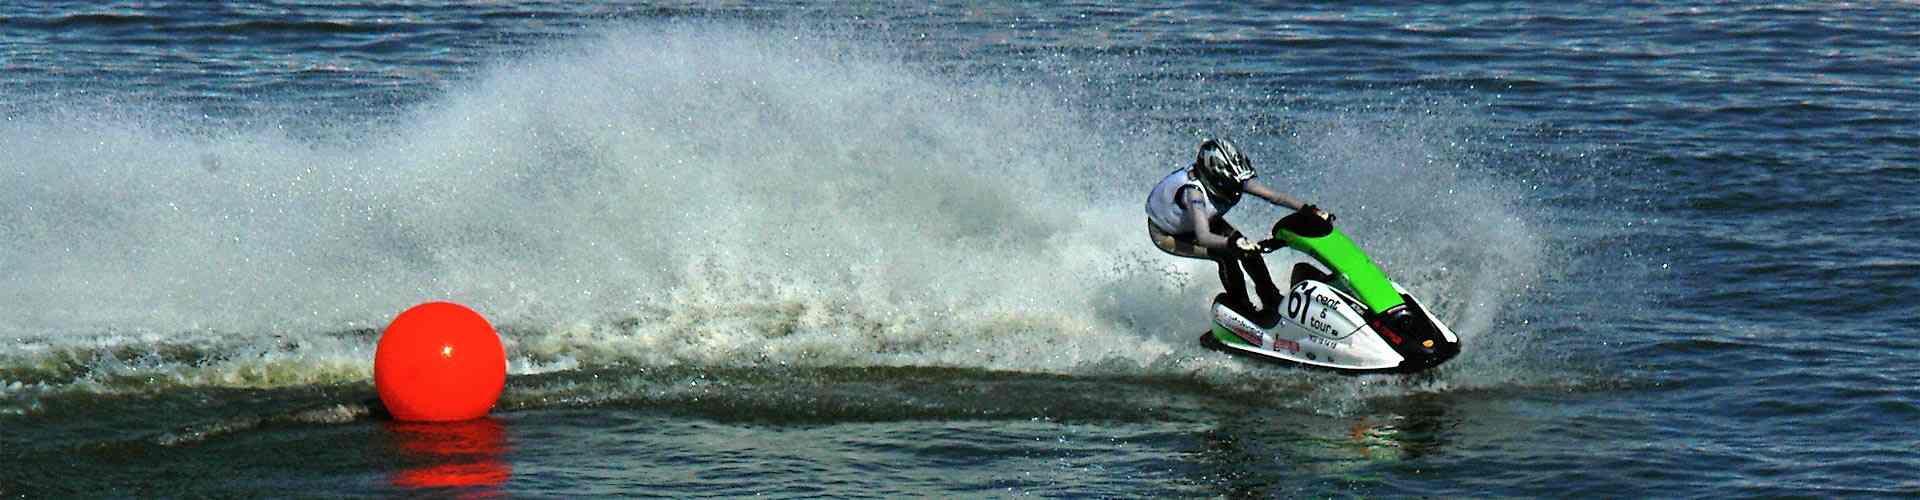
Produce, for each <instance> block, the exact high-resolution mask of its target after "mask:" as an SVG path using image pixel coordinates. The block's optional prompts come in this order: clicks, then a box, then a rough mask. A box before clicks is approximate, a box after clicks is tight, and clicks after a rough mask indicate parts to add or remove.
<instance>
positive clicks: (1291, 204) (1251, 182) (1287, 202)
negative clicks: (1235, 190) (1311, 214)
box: [1240, 178, 1306, 210]
mask: <svg viewBox="0 0 1920 500" xmlns="http://www.w3.org/2000/svg"><path fill="white" fill-rule="evenodd" d="M1240 186H1241V187H1242V188H1245V189H1246V191H1247V193H1249V194H1252V195H1254V196H1258V197H1260V198H1261V199H1264V200H1267V201H1269V202H1272V203H1273V204H1275V205H1279V206H1283V207H1287V208H1290V209H1293V210H1299V209H1300V207H1302V206H1305V205H1306V203H1302V202H1301V201H1300V200H1298V199H1295V198H1294V197H1292V196H1287V195H1286V194H1285V193H1281V192H1279V191H1274V190H1273V188H1270V187H1267V185H1266V184H1261V183H1260V180H1259V179H1258V178H1254V179H1247V180H1246V181H1245V182H1242V183H1241V184H1240Z"/></svg>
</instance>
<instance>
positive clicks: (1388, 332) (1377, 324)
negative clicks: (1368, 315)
mask: <svg viewBox="0 0 1920 500" xmlns="http://www.w3.org/2000/svg"><path fill="white" fill-rule="evenodd" d="M1373 331H1376V332H1380V336H1382V337H1386V338H1387V341H1388V342H1392V343H1393V345H1400V344H1401V343H1402V342H1406V340H1404V339H1401V338H1400V334H1397V333H1393V329H1390V328H1387V324H1386V323H1385V322H1382V321H1380V320H1374V321H1373Z"/></svg>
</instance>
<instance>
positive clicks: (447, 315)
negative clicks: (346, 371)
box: [373, 302, 507, 422]
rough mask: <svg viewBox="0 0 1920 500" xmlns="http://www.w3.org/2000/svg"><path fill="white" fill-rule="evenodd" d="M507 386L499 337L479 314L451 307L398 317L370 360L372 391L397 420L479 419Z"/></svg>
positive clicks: (429, 306) (417, 309) (426, 307)
mask: <svg viewBox="0 0 1920 500" xmlns="http://www.w3.org/2000/svg"><path fill="white" fill-rule="evenodd" d="M506 382H507V353H506V349H505V348H502V347H501V345H500V335H499V334H497V333H494V331H493V325H492V324H489V323H487V319H486V318H484V317H481V316H480V313H476V312H473V310H472V309H468V308H467V307H466V306H462V305H460V304H455V303H452V302H428V303H425V304H420V305H417V306H413V307H412V308H410V309H407V310H406V311H403V312H401V313H400V316H399V317H395V318H393V323H392V324H389V325H387V330H386V332H385V333H382V334H381V335H380V345H379V347H378V348H376V349H375V351H374V354H373V387H374V390H376V391H379V392H380V402H381V403H383V404H385V405H386V406H387V412H388V413H390V414H392V415H393V418H394V419H395V420H402V421H417V422H451V421H458V420H471V419H475V418H479V417H480V416H482V415H486V414H487V411H488V410H491V409H493V404H494V402H496V401H498V400H499V399H500V389H501V388H503V387H505V386H506Z"/></svg>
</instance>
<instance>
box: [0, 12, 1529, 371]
mask: <svg viewBox="0 0 1920 500" xmlns="http://www.w3.org/2000/svg"><path fill="white" fill-rule="evenodd" d="M850 38H851V37H846V36H841V35H836V34H832V33H821V32H817V31H805V30H772V31H769V30H764V29H749V28H744V27H738V26H727V25H722V24H714V23H675V24H664V25H647V26H641V27H629V28H623V29H609V30H604V31H601V32H598V33H597V34H595V35H594V36H589V37H585V38H583V39H580V40H575V41H572V42H567V43H563V44H560V45H555V46H552V47H548V48H545V49H541V50H536V51H532V52H531V53H529V54H527V55H524V56H521V57H518V58H516V59H513V60H508V61H503V62H500V63H498V64H496V65H495V66H493V67H491V68H489V69H488V70H487V71H485V72H484V75H485V76H483V77H480V78H478V79H476V80H474V81H471V82H467V83H464V84H461V85H459V86H457V87H455V88H453V89H452V90H450V91H448V93H447V94H446V95H444V96H442V97H440V98H437V99H434V100H432V101H431V102H428V103H426V104H423V105H420V106H418V107H416V108H413V109H409V110H405V111H403V112H401V113H399V114H398V115H396V116H393V117H389V118H386V119H383V120H380V121H377V122H374V123H341V124H337V125H326V126H319V127H315V126H313V125H312V124H311V123H301V122H300V120H302V117H301V116H284V117H262V118H261V119H257V120H246V121H240V122H237V123H250V124H252V125H234V126H223V127H221V128H217V129H212V130H208V129H204V128H202V129H195V128H193V127H190V126H181V125H177V123H179V121H180V119H181V117H177V116H167V115H165V114H164V113H143V112H140V111H138V110H129V109H84V108H78V107H74V108H68V109H56V110H52V111H48V112H44V113H38V114H34V115H31V116H24V117H21V118H19V119H14V120H10V121H7V122H4V123H0V149H4V150H6V151H9V152H10V153H9V154H10V155H11V156H12V159H13V160H15V162H16V164H17V165H19V166H18V167H17V168H16V169H15V170H14V171H12V172H7V173H5V174H0V175H8V176H10V177H11V178H10V179H9V181H8V182H6V183H4V186H5V187H4V188H3V189H4V190H5V193H3V194H4V196H0V199H3V200H4V201H0V204H3V205H4V207H3V208H5V210H4V212H3V213H0V227H3V228H5V230H6V232H7V233H8V236H9V237H7V238H4V240H6V241H5V242H4V243H0V267H4V268H7V269H10V270H18V272H10V273H9V274H8V275H7V276H5V277H0V297H4V298H5V299H6V301H7V303H8V304H9V305H8V306H7V307H9V308H10V311H9V313H8V314H6V315H4V319H3V320H0V336H6V337H9V338H15V339H20V340H19V341H17V342H16V343H14V344H12V346H11V347H6V348H0V366H6V367H8V368H7V369H6V370H5V371H0V375H4V377H6V378H7V379H8V380H3V381H0V387H7V386H9V384H11V385H10V386H11V387H12V390H13V391H27V390H42V389H46V388H47V387H81V386H87V387H95V388H96V389H94V390H106V389H98V388H100V387H122V388H123V389H122V390H151V389H140V388H139V387H141V386H138V385H137V384H136V385H135V386H134V387H131V388H129V387H127V386H125V385H122V384H115V383H105V384H101V383H97V382H99V381H100V380H102V377H106V378H108V379H112V378H114V377H125V376H127V375H128V374H129V373H132V374H142V373H145V374H153V373H159V374H162V375H166V376H172V377H173V378H174V379H176V380H179V381H180V382H179V383H182V384H186V385H200V384H207V385H233V384H239V385H248V384H257V385H261V386H276V385H285V384H296V385H297V384H310V383H322V382H328V381H340V380H357V379H364V378H366V376H367V375H368V374H370V372H371V367H370V363H371V358H372V356H371V352H372V342H373V336H372V335H371V334H370V332H372V331H374V330H376V329H378V328H380V327H382V326H384V323H385V322H386V321H387V320H388V319H390V318H391V317H392V315H393V314H395V313H396V312H397V311H399V310H401V309H404V308H405V307H406V306H408V305H411V304H414V303H418V302H422V301H426V300H453V301H457V302H461V303H464V304H467V305H469V306H471V307H473V308H474V309H476V310H478V311H481V312H482V313H483V314H485V315H487V316H488V317H489V318H490V319H491V320H492V321H494V322H495V324H497V325H501V326H502V327H503V328H502V331H503V333H504V337H505V341H506V342H507V344H508V350H509V353H510V356H511V357H512V358H513V359H512V361H511V362H512V371H513V372H514V373H516V374H519V375H527V374H534V373H542V372H548V371H555V370H568V369H576V368H595V367H608V366H634V365H638V366H675V365H694V366H755V365H760V364H767V363H772V364H779V365H800V366H814V367H825V366H934V367H940V366H947V367H966V368H976V369H986V370H1018V371H1038V372H1064V373H1102V372H1104V371H1108V370H1114V369H1116V368H1114V367H1121V368H1119V369H1120V370H1121V371H1128V370H1131V371H1144V372H1154V373H1211V374H1216V375H1208V376H1215V377H1222V378H1234V377H1242V376H1247V373H1248V372H1249V370H1254V369H1252V368H1248V367H1247V365H1245V364H1242V363H1238V362H1237V361H1236V360H1232V359H1226V358H1225V357H1224V356H1213V355H1201V354H1199V353H1198V352H1197V350H1196V349H1195V348H1194V347H1193V346H1192V337H1193V335H1194V334H1195V333H1197V332H1198V331H1199V326H1198V324H1199V322H1200V320H1199V319H1197V318H1201V317H1203V316H1202V315H1203V306H1204V304H1205V298H1206V297H1207V296H1209V295H1210V294H1211V293H1213V291H1214V288H1215V287H1217V285H1215V284H1213V280H1212V274H1213V272H1212V270H1211V267H1210V265H1209V264H1199V263H1197V262H1189V261H1183V260H1177V259H1172V258H1169V257H1166V256H1164V255H1162V254H1160V253H1159V252H1158V251H1157V250H1154V249H1153V248H1152V247H1151V246H1150V245H1148V244H1146V243H1145V240H1144V237H1143V235H1142V234H1139V233H1140V232H1141V231H1140V229H1139V226H1140V219H1141V217H1142V213H1141V212H1140V203H1141V200H1142V199H1143V197H1144V193H1145V190H1146V189H1147V187H1149V186H1151V185H1152V183H1153V182H1154V181H1155V180H1157V179H1158V177H1159V176H1160V175H1163V174H1164V173H1165V172H1166V171H1167V170H1169V169H1171V168H1173V166H1174V165H1178V164H1179V163H1181V162H1183V161H1184V160H1185V158H1186V157H1187V155H1188V154H1189V152H1188V149H1189V148H1191V145H1192V144H1193V143H1195V140H1194V138H1193V136H1192V135H1189V134H1184V133H1180V132H1177V131H1172V130H1168V129H1167V128H1165V126H1163V125H1154V124H1146V125H1136V124H1131V123H1124V122H1118V121H1116V120H1115V119H1114V118H1113V115H1111V114H1107V113H1105V112H1103V111H1101V106H1099V105H1098V104H1097V103H1090V102H1088V101H1087V99H1086V98H1085V96H1083V95H1081V94H1080V93H1078V92H1079V91H1077V90H1075V88H1074V87H1073V86H1072V85H1065V84H1059V83H1058V82H1053V81H1050V80H1047V79H1045V78H1042V77H1020V76H1017V75H1015V76H1008V75H986V76H978V77H964V76H954V75H939V74H935V73H933V72H930V71H927V70H923V69H918V68H916V67H915V66H914V65H913V64H910V63H908V62H907V61H908V60H910V55H907V54H900V53H897V52H892V51H890V49H888V48H886V47H885V46H884V45H883V44H877V43H870V42H861V41H858V40H853V39H850ZM1171 85H1179V84H1178V83H1171ZM1394 120H1396V121H1392V122H1391V123H1397V125H1395V126H1392V127H1385V128H1382V127H1377V126H1374V125H1356V124H1352V123H1346V124H1343V123H1339V122H1338V120H1335V121H1333V122H1330V123H1327V124H1326V125H1329V126H1328V127H1324V128H1322V129H1321V130H1325V131H1326V132H1324V133H1321V134H1317V135H1296V136H1294V137H1277V136H1261V135H1258V134H1255V137H1252V138H1249V140H1248V141H1247V142H1249V143H1250V144H1253V145H1255V147H1256V148H1258V149H1257V150H1281V149H1285V148H1288V147H1297V148H1300V149H1302V150H1304V151H1307V153H1305V154H1304V155H1303V164H1302V166H1293V167H1276V169H1275V170H1274V172H1275V174H1276V175H1278V174H1294V175H1298V176H1299V178H1301V179H1304V180H1306V181H1307V182H1301V183H1298V184H1294V185H1291V186H1289V187H1290V188H1291V189H1294V190H1295V191H1294V192H1295V193H1296V194H1300V195H1302V196H1303V197H1307V198H1310V199H1319V200H1327V201H1326V202H1324V203H1323V205H1328V206H1329V208H1333V209H1335V210H1336V211H1339V212H1340V213H1342V214H1343V215H1344V216H1346V218H1345V219H1343V220H1346V221H1353V224H1354V227H1356V228H1357V230H1356V231H1355V232H1356V233H1357V234H1358V235H1360V236H1359V237H1361V238H1363V240H1362V241H1365V242H1368V248H1369V250H1370V251H1372V252H1374V253H1375V254H1376V256H1377V257H1380V258H1382V260H1384V261H1385V262H1383V264H1386V265H1387V267H1388V269H1393V270H1396V271H1397V274H1399V277H1401V279H1402V280H1403V281H1405V282H1406V283H1407V284H1408V286H1409V287H1410V288H1413V289H1414V290H1415V291H1416V292H1418V293H1422V294H1424V295H1428V296H1434V297H1436V299H1434V303H1435V307H1436V309H1439V310H1442V311H1450V312H1449V313H1448V314H1449V315H1451V316H1452V317H1451V318H1449V319H1452V320H1454V321H1456V324H1455V326H1456V329H1458V330H1460V331H1462V332H1463V333H1466V334H1467V335H1469V339H1470V340H1469V341H1470V342H1471V338H1472V336H1474V335H1480V334H1481V333H1482V332H1488V331H1492V330H1497V329H1500V328H1504V327H1506V326H1509V325H1502V324H1501V323H1500V321H1502V320H1501V318H1502V314H1503V313H1504V308H1505V307H1506V306H1507V305H1508V304H1510V303H1512V302H1513V301H1514V300H1516V299H1515V297H1516V296H1518V295H1519V294H1521V293H1522V292H1523V290H1524V289H1525V288H1526V287H1529V286H1531V285H1532V284H1533V283H1534V282H1535V281H1536V280H1537V279H1538V275H1539V272H1538V269H1539V268H1540V267H1541V266H1542V265H1543V263H1544V262H1546V261H1547V259H1548V258H1547V257H1545V256H1543V255H1542V254H1541V245H1542V244H1541V243H1540V242H1538V241H1536V239H1537V236H1536V234H1535V231H1536V230H1535V229H1533V228H1532V227H1531V226H1529V225H1528V224H1527V223H1526V221H1525V217H1524V216H1523V215H1524V214H1521V213H1516V210H1519V208H1517V205H1516V202H1517V200H1519V199H1520V198H1521V196H1523V194H1519V193H1517V192H1516V191H1515V190H1513V189H1511V188H1509V187H1508V186H1507V185H1505V184H1503V183H1502V182H1503V181H1498V180H1489V179H1486V178H1482V177H1478V176H1476V175H1474V174H1473V173H1472V171H1471V170H1472V168H1473V161H1474V160H1475V159H1474V158H1470V157H1457V156H1451V155H1454V154H1455V153H1457V152H1458V151H1461V150H1462V148H1470V147H1473V145H1467V146H1461V145H1460V144H1458V143H1457V142H1456V143H1453V144H1451V145H1448V144H1445V141H1449V140H1454V139H1457V138H1458V137H1455V135H1456V134H1458V133H1459V132H1456V131H1454V130H1455V129H1456V127H1457V124H1452V123H1447V122H1445V121H1444V120H1441V119H1419V118H1417V117H1416V118H1415V119H1411V120H1407V119H1394ZM1221 121H1222V122H1225V121H1230V120H1225V119H1223V120H1221ZM315 129H318V130H321V132H319V133H305V132H297V131H310V130H315ZM1383 139H1384V140H1383ZM1382 146H1384V147H1382ZM1382 175H1389V176H1394V177H1396V178H1399V179H1400V181H1399V182H1394V183H1386V184H1379V183H1373V182H1368V179H1372V178H1374V177H1376V176H1382ZM1341 186H1368V187H1367V188H1365V189H1361V188H1349V187H1341ZM1352 200H1371V201H1366V202H1359V203H1357V204H1356V202H1354V201H1352ZM1245 212H1248V213H1247V214H1236V219H1237V220H1238V219H1247V220H1253V219H1255V218H1258V217H1267V216H1271V215H1273V214H1272V213H1271V212H1270V211H1268V212H1262V211H1260V210H1247V211H1245ZM1516 270H1518V271H1519V272H1517V273H1516V272H1515V271H1516ZM341 332H367V333H365V334H354V333H348V334H342V333H341ZM180 345H187V346H192V347H190V348H186V349H184V350H178V352H175V354H178V355H167V354H159V355H152V356H149V355H146V354H144V352H145V351H154V352H169V351H168V349H169V348H168V347H165V346H180ZM1469 345H1470V347H1469V352H1470V353H1471V352H1474V351H1475V350H1479V349H1483V348H1485V347H1483V345H1480V344H1469ZM129 346H133V347H131V349H132V351H131V353H130V351H128V349H129ZM180 353H185V354H180ZM182 356H184V357H182ZM1501 356H1507V355H1501ZM189 358H191V359H189ZM1474 359H1475V355H1469V356H1467V357H1465V358H1463V359H1462V362H1461V363H1462V364H1465V365H1468V366H1474V365H1475V364H1476V363H1481V362H1479V361H1474ZM281 369H284V370H287V371H288V372H287V373H282V372H277V371H276V370H281ZM1473 369H1474V370H1483V369H1484V370H1492V371H1494V372H1498V371H1499V370H1497V369H1491V368H1485V367H1482V368H1473ZM252 370H264V373H267V374H268V375H258V376H244V375H243V376H234V375H233V374H235V373H260V372H256V371H252ZM275 373H280V375H273V374H275ZM89 381H91V382H95V383H93V384H92V385H88V384H87V382H89ZM162 385H164V384H162Z"/></svg>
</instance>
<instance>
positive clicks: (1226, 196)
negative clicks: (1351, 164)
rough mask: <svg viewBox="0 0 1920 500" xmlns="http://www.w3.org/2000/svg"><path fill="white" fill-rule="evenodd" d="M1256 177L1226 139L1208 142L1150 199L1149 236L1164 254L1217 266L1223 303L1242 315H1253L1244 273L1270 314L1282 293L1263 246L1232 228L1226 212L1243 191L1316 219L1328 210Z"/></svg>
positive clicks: (1165, 180)
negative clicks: (1289, 194) (1223, 295)
mask: <svg viewBox="0 0 1920 500" xmlns="http://www.w3.org/2000/svg"><path fill="white" fill-rule="evenodd" d="M1255 175H1258V174H1256V173H1254V171H1253V163H1252V162H1250V161H1248V160H1247V155H1245V154H1241V153H1240V149H1239V148H1236V147H1234V145H1233V143H1232V142H1228V141H1227V140H1226V139H1208V140H1206V141H1205V142H1201V143H1200V154H1199V156H1198V157H1196V158H1195V159H1194V160H1193V165H1190V166H1186V167H1182V168H1180V169H1178V170H1174V171H1173V173H1170V174H1167V177H1166V178H1164V179H1161V180H1160V183H1159V184H1158V185H1155V186H1154V187H1153V193H1152V194H1149V195H1147V235H1148V236H1151V237H1152V238H1153V244H1154V245H1155V246H1158V247H1160V250H1161V251H1164V252H1167V253H1169V254H1173V255H1176V256H1180V257H1189V258H1195V259H1207V260H1211V261H1214V263H1216V264H1219V270H1220V284H1221V285H1222V286H1225V287H1226V289H1227V293H1226V300H1225V303H1226V304H1227V307H1232V308H1234V309H1236V310H1240V311H1247V312H1251V311H1253V306H1252V304H1251V303H1249V302H1248V301H1247V288H1246V282H1245V281H1244V280H1242V279H1241V278H1240V270H1241V269H1242V268H1245V269H1246V273H1247V275H1249V276H1252V277H1253V280H1254V283H1253V289H1254V293H1256V294H1258V295H1259V297H1260V304H1261V306H1262V307H1264V308H1265V309H1266V310H1265V311H1261V313H1262V314H1265V313H1271V312H1272V311H1273V310H1274V308H1275V307H1276V306H1277V305H1278V304H1279V300H1280V289H1279V288H1278V287H1276V286H1274V284H1273V277H1272V276H1271V275H1269V274H1268V272H1267V263H1266V261H1265V260H1264V259H1262V258H1261V257H1260V254H1261V253H1262V251H1263V250H1264V248H1262V244H1261V243H1258V242H1255V241H1253V240H1249V239H1247V237H1246V236H1243V235H1241V234H1240V231H1238V230H1236V229H1234V228H1233V225H1231V224H1228V223H1227V220H1226V218H1225V215H1226V214H1227V211H1228V210H1232V209H1233V206H1234V204H1236V203H1239V202H1240V195H1241V194H1242V193H1250V194H1252V195H1254V196H1258V197H1260V198H1261V199H1264V200H1267V202H1269V203H1273V204H1274V205H1279V206H1283V207H1287V208H1290V209H1294V210H1301V209H1303V208H1306V209H1311V212H1312V213H1313V214H1314V215H1318V216H1320V217H1322V218H1326V217H1328V216H1327V215H1326V213H1325V212H1322V211H1320V209H1318V208H1314V207H1312V206H1311V205H1306V204H1304V203H1301V202H1300V200H1297V199H1294V198H1293V197H1292V196H1287V195H1285V194H1281V193H1280V192H1278V191H1274V190H1273V189H1272V188H1268V187H1267V186H1266V185H1265V184H1261V183H1260V182H1259V181H1256V180H1254V179H1253V178H1254V176H1255Z"/></svg>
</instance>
